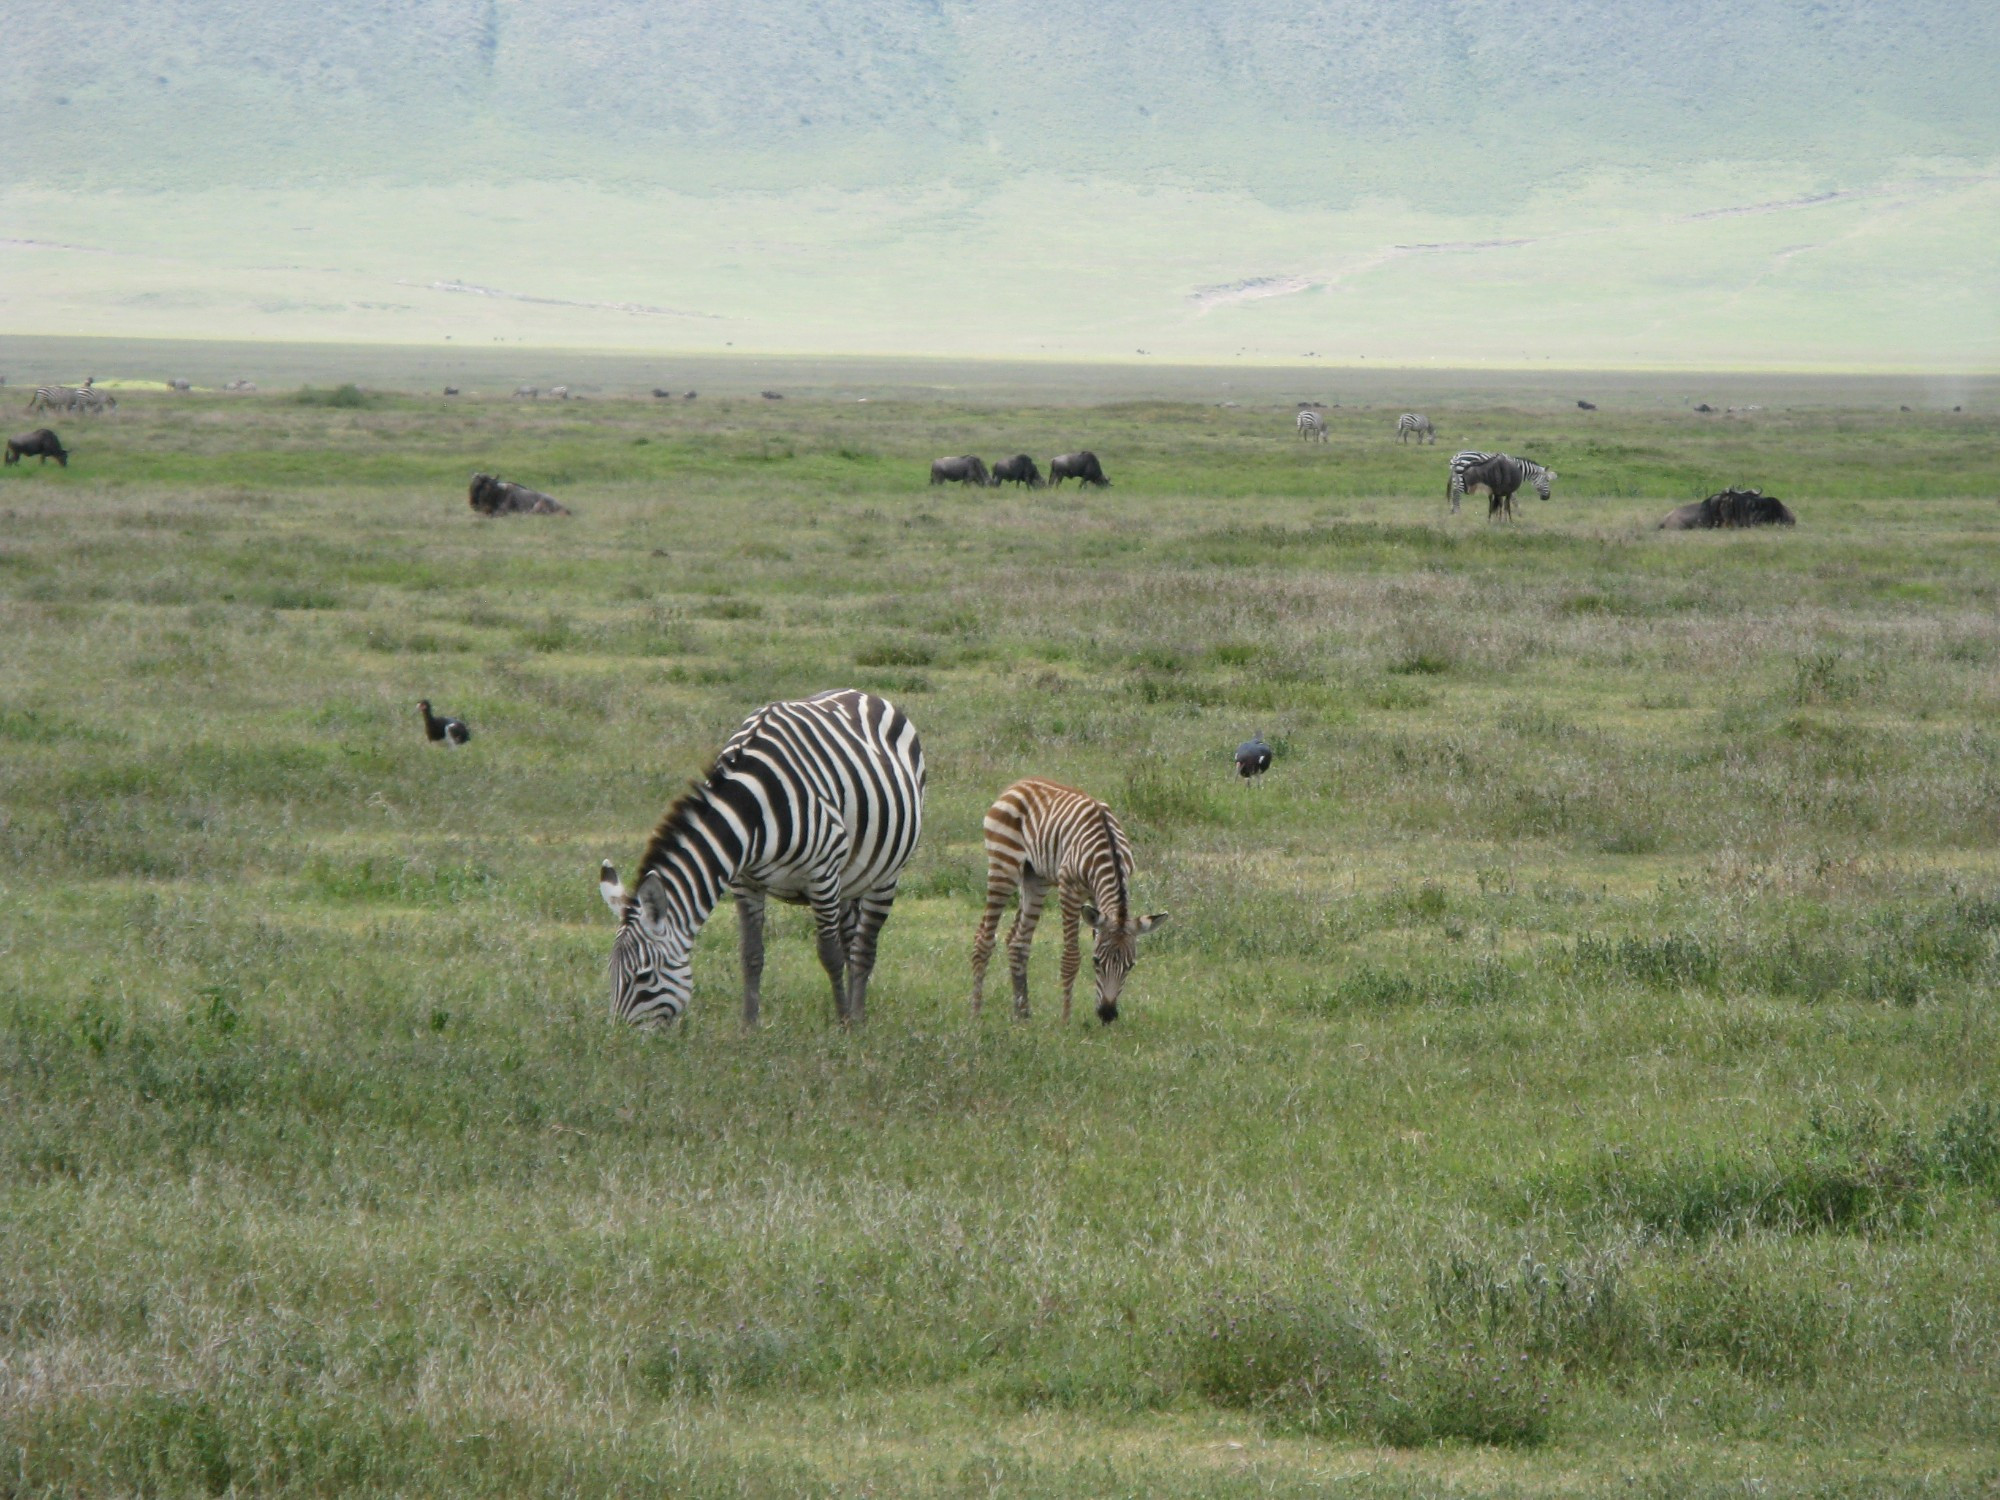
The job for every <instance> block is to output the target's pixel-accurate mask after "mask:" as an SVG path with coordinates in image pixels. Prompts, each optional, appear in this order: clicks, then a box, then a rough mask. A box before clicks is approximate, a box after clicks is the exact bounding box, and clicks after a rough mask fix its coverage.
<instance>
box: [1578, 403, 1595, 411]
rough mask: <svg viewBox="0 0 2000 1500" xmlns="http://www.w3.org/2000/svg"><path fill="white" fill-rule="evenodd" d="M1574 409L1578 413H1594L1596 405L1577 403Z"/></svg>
mask: <svg viewBox="0 0 2000 1500" xmlns="http://www.w3.org/2000/svg"><path fill="white" fill-rule="evenodd" d="M1576 409H1577V410H1578V411H1596V410H1597V403H1596V402H1595V401H1579V402H1577V403H1576Z"/></svg>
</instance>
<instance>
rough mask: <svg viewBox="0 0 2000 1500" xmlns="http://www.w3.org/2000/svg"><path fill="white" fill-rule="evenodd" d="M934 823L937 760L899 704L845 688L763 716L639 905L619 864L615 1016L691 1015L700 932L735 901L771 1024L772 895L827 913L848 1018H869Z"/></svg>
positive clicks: (642, 866)
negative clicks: (899, 911) (908, 869)
mask: <svg viewBox="0 0 2000 1500" xmlns="http://www.w3.org/2000/svg"><path fill="white" fill-rule="evenodd" d="M923 818H924V752H923V747H922V745H921V744H919V743H918V740H917V731H916V729H915V727H914V726H913V725H912V724H911V723H910V721H909V720H908V719H907V718H905V717H904V716H903V714H902V712H901V711H900V710H899V709H897V708H896V706H895V705H894V704H892V703H889V702H888V701H886V700H885V699H882V698H877V697H875V696H873V695H872V694H869V693H863V692H857V691H855V690H854V689H852V688H843V689H837V690H834V691H831V692H825V693H818V694H815V695H814V696H813V697H811V698H806V699H802V700H799V701H796V702H789V703H773V704H770V705H769V706H767V707H764V708H760V709H758V710H757V712H756V713H754V714H752V715H751V716H750V717H749V718H748V719H746V720H744V722H743V726H742V727H741V728H740V729H738V730H737V731H736V733H735V734H733V735H731V736H730V738H729V743H728V744H726V745H724V746H723V747H722V753H721V754H720V755H718V756H717V757H716V760H715V764H714V766H713V767H711V768H710V770H709V773H708V776H707V778H706V779H705V780H703V781H699V782H696V783H695V784H694V786H693V787H692V788H691V789H690V790H689V791H688V792H687V794H686V795H684V796H683V797H682V798H681V799H680V800H679V801H678V802H676V803H675V804H674V805H673V806H672V807H671V808H669V809H668V811H667V815H666V816H665V817H664V818H663V819H661V820H660V825H659V827H658V828H656V829H655V830H654V832H653V837H652V841H651V842H650V843H649V844H648V845H647V846H646V852H645V854H644V855H643V856H641V858H640V861H639V876H638V880H637V883H636V885H635V886H634V888H633V890H632V891H631V892H630V893H629V894H628V893H627V891H626V889H625V887H624V886H622V885H620V884H619V883H618V875H617V872H616V871H615V870H614V869H613V868H612V866H611V863H610V861H609V860H607V861H605V863H604V867H603V870H602V872H601V875H600V889H601V890H602V892H603V895H604V899H605V900H606V901H607V902H609V903H610V905H611V909H612V911H613V912H615V913H616V914H617V916H618V924H619V925H618V938H617V941H616V942H615V943H614V944H613V945H612V950H611V1009H612V1013H613V1014H614V1015H616V1016H619V1017H621V1018H623V1019H624V1020H627V1021H630V1022H633V1023H634V1024H641V1025H643V1024H649V1023H651V1024H658V1025H671V1024H672V1023H673V1022H674V1021H676V1020H678V1019H679V1018H680V1016H681V1015H682V1014H683V1013H684V1012H685V1011H686V1010H687V1006H688V997H689V995H690V993H691V991H692V988H693V977H692V969H691V965H690V962H689V956H690V954H691V952H692V951H693V947H694V938H695V934H696V932H697V931H699V929H700V927H701V924H702V923H703V922H704V921H706V920H707V919H708V916H709V914H710V913H711V912H713V911H714V910H715V907H716V905H717V903H718V902H720V901H721V899H722V894H723V892H724V891H728V892H730V893H731V894H732V895H734V896H735V898H736V914H737V918H738V922H739V924H740V929H741V931H740V936H741V951H742V959H743V1021H744V1024H745V1025H754V1024H755V1023H756V1020H757V1008H758V1004H759V1000H760V986H761V984H762V980H763V972H764V905H765V901H766V899H767V898H768V897H772V896H776V897H777V898H778V899H779V900H781V901H789V902H793V903H795V904H798V905H804V906H809V907H811V908H812V913H813V921H814V924H815V925H816V926H817V928H818V930H819V960H820V963H821V964H822V965H824V967H825V969H826V972H827V976H828V978H829V979H831V980H832V982H833V1005H834V1012H835V1014H836V1015H837V1016H838V1017H839V1019H840V1020H841V1021H842V1022H843V1023H845V1022H854V1021H861V1020H864V1019H865V1018H866V1000H867V993H868V977H869V975H870V973H871V972H872V971H873V970H874V967H875V945H876V940H877V938H878V937H879V936H880V934H881V930H882V923H883V922H884V920H886V919H887V917H888V915H889V907H890V904H891V903H892V902H894V901H895V899H896V881H897V878H898V877H899V876H900V875H901V873H902V869H903V865H904V863H905V862H906V861H907V860H908V859H909V857H910V853H911V851H912V850H914V849H915V848H916V846H917V837H918V835H919V834H920V833H921V832H922V831H923Z"/></svg>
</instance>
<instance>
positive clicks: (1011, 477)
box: [989, 453, 1042, 490]
mask: <svg viewBox="0 0 2000 1500" xmlns="http://www.w3.org/2000/svg"><path fill="white" fill-rule="evenodd" d="M989 483H991V484H992V486H993V487H994V488H995V489H998V488H999V487H1000V486H1001V485H1003V484H1008V483H1012V484H1025V485H1026V486H1027V487H1028V488H1029V489H1031V490H1038V489H1040V488H1041V487H1042V471H1041V470H1040V469H1038V468H1036V467H1035V461H1034V460H1033V459H1032V458H1030V457H1028V455H1027V454H1025V453H1016V454H1015V455H1014V456H1013V457H1012V458H1003V459H1001V460H1000V462H999V463H997V464H995V465H994V466H993V477H992V479H991V480H990V481H989Z"/></svg>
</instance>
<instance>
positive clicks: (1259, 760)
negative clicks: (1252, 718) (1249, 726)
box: [1236, 733, 1271, 781]
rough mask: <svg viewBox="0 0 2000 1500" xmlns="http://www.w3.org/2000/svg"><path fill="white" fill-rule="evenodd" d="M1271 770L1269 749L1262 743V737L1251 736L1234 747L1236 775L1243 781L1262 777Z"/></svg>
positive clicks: (1260, 735)
mask: <svg viewBox="0 0 2000 1500" xmlns="http://www.w3.org/2000/svg"><path fill="white" fill-rule="evenodd" d="M1270 769H1271V747H1270V746H1269V745H1267V744H1265V743H1264V736H1263V735H1262V734H1261V733H1259V734H1253V735H1252V736H1251V737H1250V738H1249V739H1247V740H1245V741H1244V742H1243V743H1242V744H1240V745H1238V746H1237V747H1236V774H1237V775H1238V776H1241V777H1242V778H1243V779H1244V780H1245V781H1249V780H1250V779H1252V778H1253V777H1257V776H1262V775H1263V774H1264V773H1265V772H1266V771H1268V770H1270Z"/></svg>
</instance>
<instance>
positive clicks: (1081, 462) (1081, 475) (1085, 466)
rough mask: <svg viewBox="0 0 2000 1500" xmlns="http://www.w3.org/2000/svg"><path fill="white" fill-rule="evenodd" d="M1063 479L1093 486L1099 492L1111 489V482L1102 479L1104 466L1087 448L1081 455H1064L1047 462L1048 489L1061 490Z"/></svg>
mask: <svg viewBox="0 0 2000 1500" xmlns="http://www.w3.org/2000/svg"><path fill="white" fill-rule="evenodd" d="M1065 479H1074V480H1076V481H1077V482H1078V483H1079V484H1094V485H1096V486H1097V487H1098V488H1099V489H1100V490H1105V489H1109V488H1111V481H1110V480H1108V479H1106V478H1105V477H1104V466H1103V465H1102V464H1100V463H1099V462H1098V461H1097V455H1096V454H1095V453H1092V452H1091V451H1090V450H1089V449H1088V448H1086V449H1084V450H1083V451H1082V452H1081V453H1064V454H1060V455H1058V456H1057V457H1055V458H1052V459H1050V460H1049V488H1050V489H1052V490H1053V489H1059V488H1061V486H1062V482H1063V481H1064V480H1065Z"/></svg>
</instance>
